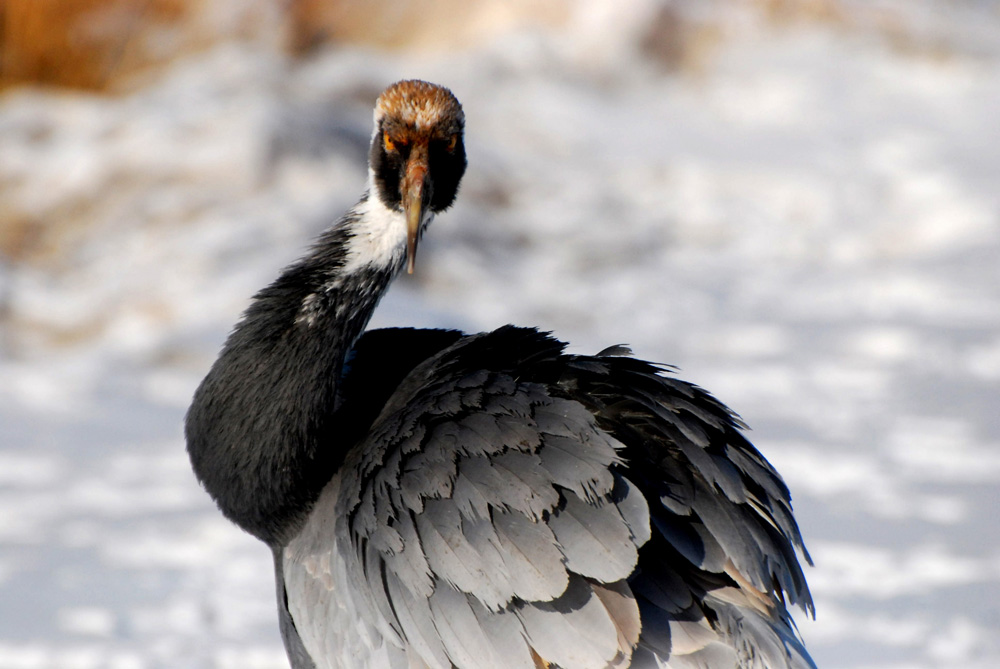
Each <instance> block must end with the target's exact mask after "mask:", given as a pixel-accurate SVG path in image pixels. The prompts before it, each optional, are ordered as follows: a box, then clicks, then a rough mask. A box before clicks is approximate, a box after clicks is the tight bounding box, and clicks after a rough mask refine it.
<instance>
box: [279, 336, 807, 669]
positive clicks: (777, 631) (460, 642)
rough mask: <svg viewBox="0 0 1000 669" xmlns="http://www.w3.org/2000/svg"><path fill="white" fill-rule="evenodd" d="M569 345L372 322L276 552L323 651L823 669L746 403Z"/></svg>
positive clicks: (295, 606)
mask: <svg viewBox="0 0 1000 669" xmlns="http://www.w3.org/2000/svg"><path fill="white" fill-rule="evenodd" d="M563 348H564V345H563V344H562V343H561V342H558V341H556V340H554V339H552V338H550V337H548V336H547V335H545V334H542V333H539V332H538V331H536V330H533V329H521V328H514V327H505V328H501V329H499V330H496V331H494V332H491V333H486V334H480V335H472V336H462V335H460V334H459V333H455V332H448V331H412V330H383V331H375V332H371V333H368V334H366V335H365V336H364V337H363V338H362V339H361V340H360V342H359V343H358V345H357V346H356V347H355V352H354V354H353V359H352V360H350V361H349V370H350V371H349V372H348V373H347V374H346V377H345V379H344V388H345V390H348V389H349V390H350V391H351V392H345V393H344V397H345V398H346V399H345V401H344V402H343V403H342V404H341V406H340V412H341V413H342V414H343V416H344V420H342V421H339V422H338V423H339V424H340V425H343V426H345V427H344V428H343V429H344V431H345V434H349V435H350V436H351V438H352V439H356V442H357V443H356V445H355V446H354V447H353V448H352V449H351V450H350V451H349V452H347V454H346V457H345V459H344V461H343V463H342V464H341V466H340V468H339V471H338V473H337V475H336V476H334V478H333V480H332V481H331V482H330V484H329V485H328V486H327V488H326V489H325V490H324V491H323V493H322V495H321V496H320V499H319V501H318V502H317V504H316V506H315V507H314V509H313V512H312V513H311V514H310V516H309V518H308V520H307V522H306V524H305V526H304V527H303V528H302V529H301V531H300V532H299V533H298V535H297V536H296V537H295V538H294V539H293V540H292V541H291V543H290V544H289V545H288V546H287V548H286V549H285V551H284V556H283V557H284V565H283V571H284V577H285V584H286V589H287V602H288V609H289V611H290V612H291V616H292V618H293V619H294V622H295V626H296V628H297V630H298V633H299V635H300V636H301V639H302V641H303V643H304V646H305V648H306V649H307V650H308V651H309V653H310V655H311V656H312V657H313V658H314V660H315V662H316V666H317V667H376V666H386V667H389V666H391V667H395V666H400V667H407V666H417V667H420V666H428V667H442V668H444V669H448V667H450V666H453V665H454V666H458V667H504V668H505V669H506V668H516V667H524V668H525V669H532V668H533V667H544V666H558V667H567V668H568V667H573V668H577V667H579V668H586V667H606V666H634V667H640V666H641V667H647V666H648V667H655V666H670V667H770V668H772V669H780V668H782V667H790V668H796V669H800V668H805V667H812V666H813V665H812V663H811V661H810V660H809V658H808V655H807V653H806V651H805V650H804V648H803V647H802V645H801V643H800V642H799V640H798V639H797V636H796V634H795V631H794V628H793V624H792V623H791V620H790V618H789V615H788V611H787V610H786V603H787V604H789V605H793V604H799V605H801V606H803V607H804V608H805V609H807V610H811V607H812V603H811V599H810V595H809V591H808V588H807V586H806V582H805V579H804V577H803V574H802V571H801V568H800V566H799V563H798V560H797V558H796V549H801V550H803V552H804V549H802V542H801V538H800V536H799V531H798V528H797V526H796V524H795V521H794V519H793V518H792V514H791V506H790V502H789V494H788V490H787V488H786V487H785V485H784V483H783V482H782V481H781V478H780V477H779V476H778V474H777V473H776V472H775V471H774V469H773V468H772V467H771V466H770V465H769V464H768V463H767V461H766V460H765V459H764V458H763V456H761V455H760V453H758V452H757V450H756V449H754V447H753V446H752V445H750V443H749V442H748V441H746V439H745V438H744V437H743V435H742V433H741V431H740V429H739V421H738V419H737V418H736V417H735V416H734V415H733V414H732V413H731V412H730V411H729V410H728V409H727V408H726V407H725V406H723V405H722V404H720V403H719V402H718V401H716V400H715V399H714V398H712V397H711V396H710V395H708V394H707V393H705V392H704V391H702V390H700V389H699V388H697V387H695V386H692V385H690V384H687V383H684V382H682V381H679V380H677V379H675V378H673V377H671V376H670V375H669V374H667V373H665V370H664V369H663V368H661V367H657V366H654V365H651V364H649V363H646V362H642V361H639V360H635V359H633V358H630V357H627V356H623V355H618V354H619V353H622V352H623V351H621V350H618V349H610V350H609V351H608V352H607V353H606V354H604V355H598V356H574V355H567V354H565V353H564V352H563ZM386 389H388V390H386ZM362 399H363V401H361V400H362ZM352 402H354V404H352ZM363 407H374V408H368V409H363ZM339 436H344V435H339ZM630 663H631V664H630Z"/></svg>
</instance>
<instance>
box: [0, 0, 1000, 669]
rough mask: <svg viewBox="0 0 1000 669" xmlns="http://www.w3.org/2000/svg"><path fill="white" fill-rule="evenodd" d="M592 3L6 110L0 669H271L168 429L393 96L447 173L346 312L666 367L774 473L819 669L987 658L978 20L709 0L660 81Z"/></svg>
mask: <svg viewBox="0 0 1000 669" xmlns="http://www.w3.org/2000/svg"><path fill="white" fill-rule="evenodd" d="M609 4H610V3H609ZM709 4H711V3H709ZM730 4H731V3H730ZM896 4H897V5H899V4H900V3H896ZM737 5H738V3H737ZM599 6H600V4H599V3H592V5H591V6H590V7H591V8H590V9H589V10H587V11H580V12H579V15H578V16H576V17H575V19H574V24H573V26H572V27H571V28H568V29H565V30H564V31H562V32H559V33H557V34H555V35H553V33H551V32H548V31H544V32H543V31H536V32H533V31H521V32H517V33H511V34H507V35H505V36H502V37H499V38H497V39H494V40H491V41H489V42H488V43H484V44H483V45H482V46H480V47H479V48H477V49H475V50H470V51H464V52H460V53H455V52H450V53H445V54H440V53H439V54H434V53H424V54H422V55H414V54H412V53H411V54H396V55H392V54H385V53H375V52H368V51H363V50H360V49H342V50H339V51H334V52H328V53H324V54H321V55H319V56H317V57H316V58H314V59H312V60H310V61H306V62H301V63H288V62H285V61H283V60H282V59H281V58H280V57H279V56H277V55H275V54H274V52H273V51H272V50H270V49H267V48H254V47H253V46H252V45H246V44H244V45H238V44H224V45H221V46H219V47H218V48H216V49H214V50H212V51H211V52H208V53H205V54H201V55H198V56H193V57H190V58H188V59H186V60H183V61H180V62H178V63H176V65H174V66H173V67H172V68H171V69H170V70H169V71H168V72H167V73H166V74H165V75H164V77H163V78H162V79H160V80H157V81H156V82H154V83H152V84H150V85H149V86H147V87H144V88H142V89H141V90H139V91H137V92H135V93H132V94H130V95H128V96H126V97H123V98H118V99H114V98H99V97H93V96H87V95H83V94H76V95H74V94H68V93H59V94H43V93H29V92H21V93H13V92H12V93H8V94H6V96H5V97H2V98H0V184H2V188H3V195H2V198H0V204H3V207H0V212H10V211H13V210H16V211H19V212H22V213H23V212H27V214H30V215H31V216H33V217H36V218H38V219H39V220H45V221H48V220H56V219H59V220H63V221H64V220H69V221H71V222H76V220H77V219H78V220H79V225H74V226H66V230H65V231H63V232H62V233H61V234H60V236H58V237H57V238H56V240H57V243H56V251H57V252H54V253H52V254H51V257H41V258H40V259H36V260H33V261H31V262H27V261H25V262H16V263H15V262H10V263H8V264H7V265H0V327H2V330H0V346H2V347H3V348H2V349H0V355H2V357H0V379H2V382H0V667H3V668H4V669H8V668H9V669H43V668H44V669H49V668H51V669H57V668H58V669H85V668H87V669H89V668H108V669H146V668H150V669H152V668H161V667H162V668H168V667H169V668H192V669H195V668H196V669H208V668H219V669H224V668H230V667H231V668H237V667H239V668H247V669H255V668H261V669H264V668H268V669H271V668H277V667H282V666H285V664H284V658H283V652H282V650H281V646H280V640H279V638H278V633H277V626H276V623H275V612H274V604H273V589H272V588H273V585H272V576H271V566H270V563H269V555H268V552H267V551H266V549H265V548H264V547H263V546H262V545H260V544H258V543H257V542H256V541H255V540H253V539H251V538H250V537H248V536H246V535H243V534H242V533H241V532H240V531H238V530H237V529H235V528H234V527H232V526H231V525H229V524H228V523H227V522H226V521H225V520H224V519H223V518H222V517H221V516H220V515H219V514H218V513H217V511H216V510H215V509H214V508H213V506H212V504H211V502H210V501H209V499H208V498H207V496H206V495H205V494H204V493H203V492H202V491H201V490H200V489H199V487H198V485H197V483H196V482H195V480H194V478H193V476H192V474H191V473H190V470H189V467H188V464H187V459H186V455H185V453H184V448H183V441H182V437H181V421H182V416H183V412H184V410H185V408H186V405H187V402H188V399H189V397H190V394H191V392H192V391H193V389H194V387H195V385H196V384H197V383H198V381H199V380H200V378H201V376H202V375H203V374H204V373H205V371H206V370H207V368H208V366H209V365H210V364H211V361H212V359H213V358H214V356H215V353H216V352H217V350H218V347H219V345H220V344H221V342H222V340H223V339H224V337H225V335H226V333H227V331H228V328H229V327H230V326H231V325H232V323H233V322H234V321H235V319H236V318H237V316H238V314H239V312H240V311H241V309H242V308H243V307H244V306H245V305H246V301H247V298H248V297H249V295H250V294H251V293H252V292H253V291H254V290H256V289H257V288H259V287H261V286H263V285H264V284H265V283H266V282H267V281H268V280H270V278H271V277H272V276H273V275H274V274H275V273H276V272H277V270H278V269H279V268H280V267H281V266H282V265H284V264H285V263H287V262H289V261H290V260H292V259H293V258H294V257H296V255H297V254H298V253H299V252H300V251H301V250H302V249H303V248H304V246H305V245H306V244H307V243H308V240H309V239H310V237H311V236H313V235H314V234H316V233H317V232H318V231H319V230H320V229H322V227H323V225H324V224H325V223H327V222H329V221H330V220H332V219H334V218H335V217H336V216H338V215H339V214H340V213H341V212H342V211H343V210H344V209H345V208H346V207H347V206H349V205H350V204H351V203H352V202H353V201H354V199H355V198H356V197H357V196H358V194H359V193H360V191H361V189H362V187H363V182H364V176H365V170H364V164H363V161H364V153H365V144H366V142H367V137H368V133H369V127H368V125H369V123H370V106H371V103H372V101H373V100H374V98H375V96H376V95H377V94H378V92H379V91H380V90H381V88H382V87H383V86H384V85H385V84H387V83H389V82H391V81H394V80H396V79H399V78H403V77H413V76H417V77H423V78H427V79H430V80H433V81H438V82H441V83H444V84H446V85H449V86H450V87H451V88H452V89H453V90H454V91H455V93H456V94H457V96H458V97H459V99H460V100H462V102H463V104H464V106H465V109H466V115H467V120H468V145H469V154H470V168H469V173H468V176H467V179H466V182H465V185H464V186H463V191H462V193H461V196H460V202H459V204H457V205H456V206H455V208H454V210H453V211H451V212H449V213H448V214H447V215H445V216H442V217H441V218H440V219H439V220H438V221H437V222H436V223H435V225H434V227H433V229H432V230H431V232H430V233H429V236H428V237H427V239H426V240H425V243H424V245H423V246H422V248H421V255H420V258H419V259H418V266H417V274H416V275H415V277H414V278H413V279H410V278H404V279H402V280H401V281H400V282H399V283H398V284H397V285H396V286H395V287H394V288H393V290H392V292H391V294H390V296H389V297H388V298H387V299H386V300H385V301H384V302H383V304H382V306H381V308H380V311H379V313H378V315H377V316H376V322H375V323H374V324H375V325H379V326H383V325H417V326H451V327H461V328H463V329H467V330H473V331H475V330H483V329H488V328H493V327H496V326H498V325H501V324H504V323H507V322H514V323H519V324H535V325H539V326H541V327H543V328H546V329H551V330H553V331H554V332H555V333H556V334H557V335H558V336H559V337H561V338H563V339H567V340H569V341H571V342H573V350H576V351H581V352H592V351H594V350H597V349H599V348H603V347H604V346H606V345H608V344H612V343H618V342H626V343H629V344H631V345H632V347H633V349H634V350H635V351H636V353H637V354H638V355H640V356H642V357H645V358H649V359H653V360H657V361H663V362H670V363H674V364H676V365H678V366H679V367H680V368H681V369H682V372H681V375H682V377H683V378H686V379H689V380H692V381H694V382H697V383H699V384H700V385H702V386H704V387H706V388H708V389H710V390H711V391H713V393H715V394H716V395H717V396H718V397H720V398H721V399H722V400H723V401H725V402H726V403H728V404H729V405H730V406H732V407H733V408H734V409H736V410H737V411H739V412H740V413H741V414H742V416H743V417H744V418H745V419H746V420H747V422H748V423H750V425H752V426H753V428H754V431H753V433H752V435H751V437H752V438H753V440H754V442H755V443H756V444H757V446H758V447H759V448H760V449H761V450H762V451H763V452H764V453H765V455H767V456H768V457H769V458H770V459H771V461H772V462H773V463H774V464H775V465H776V466H777V467H778V469H779V470H780V471H781V472H782V473H783V475H784V476H785V478H786V480H787V481H788V483H789V485H790V487H791V489H792V492H793V495H794V501H795V506H796V511H797V516H798V519H799V521H800V524H801V525H802V527H803V532H804V534H805V538H806V541H807V544H808V546H809V548H810V550H811V552H812V554H813V556H814V558H815V560H816V563H817V564H816V567H815V568H814V569H810V570H809V571H808V576H809V578H810V583H811V585H812V587H813V590H814V594H815V596H816V604H817V611H818V614H817V620H816V621H815V622H813V621H810V620H806V619H802V620H800V624H801V629H802V632H803V635H804V636H805V638H806V641H807V644H808V646H809V648H810V650H811V651H812V653H813V655H814V657H815V659H816V660H817V663H818V664H819V666H820V667H823V668H824V669H848V668H850V669H861V668H869V667H871V668H874V667H879V668H885V669H918V668H919V669H945V668H950V667H963V668H972V669H987V668H990V669H992V668H994V667H998V666H1000V411H998V405H1000V187H998V185H997V184H1000V123H998V121H997V117H998V114H1000V15H998V11H997V7H996V5H995V4H993V3H989V2H964V3H957V4H956V3H933V2H931V3H927V2H920V3H913V4H912V6H911V7H910V8H908V9H901V10H900V11H902V12H904V16H905V17H906V19H907V21H909V23H907V24H906V26H908V29H909V30H911V31H912V34H913V35H915V37H914V38H913V41H914V42H915V44H916V46H917V47H920V46H921V45H927V44H933V45H934V47H935V48H933V49H930V48H928V49H922V48H913V44H909V46H908V47H907V48H902V47H900V46H899V44H898V43H894V42H893V40H890V39H887V38H886V37H885V35H883V34H880V33H879V32H878V31H874V30H865V29H844V28H843V27H842V26H835V25H828V24H824V23H809V22H806V23H801V24H795V25H790V26H775V25H773V24H768V23H765V22H763V21H762V20H761V19H760V17H759V15H758V14H756V13H754V12H751V11H746V10H740V9H738V10H737V11H732V8H731V7H729V8H728V9H726V10H725V11H726V12H728V13H727V14H726V15H725V17H724V19H721V20H720V22H719V23H718V25H719V26H721V31H722V32H721V37H720V38H719V40H718V43H717V44H715V45H714V46H713V47H712V49H711V53H710V56H708V57H707V62H706V63H704V64H703V66H702V67H698V68H693V69H690V68H689V69H685V68H682V70H681V71H680V72H671V73H666V72H664V71H663V69H662V67H660V66H659V65H658V64H657V63H656V62H655V61H654V60H652V59H650V58H649V57H644V56H642V55H640V54H638V53H637V52H636V50H635V49H634V48H633V47H632V46H631V45H632V44H634V42H635V39H634V38H635V35H636V33H637V32H639V31H641V30H642V28H643V26H644V25H646V24H647V23H648V21H647V19H648V16H647V15H646V14H644V13H643V12H642V11H640V9H641V8H643V7H646V5H645V4H643V3H637V4H636V10H635V11H633V12H629V11H615V12H613V13H604V14H601V13H600V12H599V11H598V10H597V9H595V8H596V7H599ZM904 6H905V5H904ZM712 7H715V8H716V9H713V10H706V12H707V14H706V15H707V16H709V17H710V18H711V17H712V14H711V12H712V11H719V12H721V11H723V10H722V9H718V7H717V6H716V5H715V4H713V5H712ZM945 8H950V9H948V11H945Z"/></svg>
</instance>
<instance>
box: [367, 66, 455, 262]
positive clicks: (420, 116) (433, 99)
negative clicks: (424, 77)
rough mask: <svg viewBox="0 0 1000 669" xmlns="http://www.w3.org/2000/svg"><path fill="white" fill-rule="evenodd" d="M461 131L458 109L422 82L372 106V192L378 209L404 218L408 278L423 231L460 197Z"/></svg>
mask: <svg viewBox="0 0 1000 669" xmlns="http://www.w3.org/2000/svg"><path fill="white" fill-rule="evenodd" d="M464 127H465V114H463V113H462V105H460V104H459V102H458V100H457V99H456V98H455V96H454V95H453V94H452V92H451V91H449V90H448V89H447V88H444V87H442V86H437V85H435V84H430V83H427V82H426V81H417V80H407V81H399V82H397V83H395V84H393V85H392V86H389V88H387V89H385V91H384V92H383V93H382V95H380V96H379V98H378V102H376V103H375V132H374V134H373V135H372V145H371V152H370V154H369V165H370V168H371V177H372V188H373V189H374V191H375V193H374V194H375V196H376V197H378V198H379V200H381V202H382V204H384V205H385V206H386V207H388V208H389V209H390V210H392V211H400V212H403V214H404V217H405V219H406V226H407V232H406V235H407V246H406V258H407V263H406V268H407V271H408V272H410V273H411V274H412V273H413V264H414V260H415V256H416V252H417V240H418V239H419V237H420V233H421V228H422V226H423V225H424V224H425V222H426V221H427V220H428V218H429V215H430V214H436V213H438V212H440V211H443V210H444V209H447V208H448V207H450V206H451V204H452V203H453V202H454V201H455V195H456V194H457V193H458V184H459V182H460V181H461V180H462V175H463V174H464V173H465V164H466V163H465V144H464V142H463V139H462V131H463V129H464Z"/></svg>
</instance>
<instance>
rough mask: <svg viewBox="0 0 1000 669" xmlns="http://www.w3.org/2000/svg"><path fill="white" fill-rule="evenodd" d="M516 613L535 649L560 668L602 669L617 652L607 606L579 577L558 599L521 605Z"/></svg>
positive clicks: (615, 632) (614, 631)
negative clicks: (605, 606) (521, 607)
mask: <svg viewBox="0 0 1000 669" xmlns="http://www.w3.org/2000/svg"><path fill="white" fill-rule="evenodd" d="M517 615H518V617H519V618H520V619H521V621H522V622H523V624H524V629H525V632H526V633H527V634H528V638H529V640H530V641H531V645H532V647H533V648H534V649H535V652H537V653H538V655H539V656H540V657H543V658H545V659H546V660H547V661H548V662H551V663H553V664H556V665H558V666H560V667H574V668H579V669H604V667H607V666H608V665H609V664H610V663H611V662H612V661H613V660H614V659H615V656H616V655H618V653H619V652H620V649H619V646H618V630H617V629H616V628H615V625H614V622H613V621H612V620H611V618H610V617H609V616H608V612H607V609H605V608H604V605H603V604H601V600H600V599H598V598H597V597H596V596H595V595H594V593H593V590H592V589H591V588H590V587H589V586H588V584H587V582H586V581H584V580H583V579H582V578H581V577H579V576H573V577H572V579H571V580H570V584H569V587H568V588H567V589H566V592H565V593H564V594H563V595H562V596H561V597H559V599H556V600H554V601H552V602H537V603H535V604H531V605H529V606H525V607H524V608H523V609H521V610H520V611H518V614H517Z"/></svg>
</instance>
